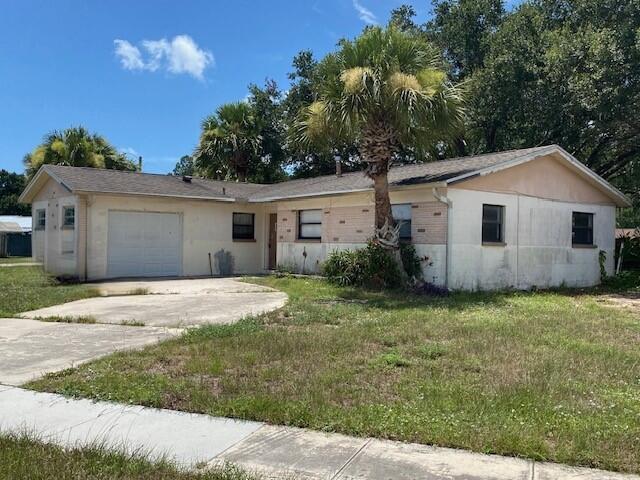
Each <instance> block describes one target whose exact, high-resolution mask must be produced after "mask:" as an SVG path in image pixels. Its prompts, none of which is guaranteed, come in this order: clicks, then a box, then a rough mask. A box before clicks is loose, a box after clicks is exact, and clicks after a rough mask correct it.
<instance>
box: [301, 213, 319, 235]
mask: <svg viewBox="0 0 640 480" xmlns="http://www.w3.org/2000/svg"><path fill="white" fill-rule="evenodd" d="M321 236H322V210H300V211H299V212H298V238H300V239H311V240H320V237H321Z"/></svg>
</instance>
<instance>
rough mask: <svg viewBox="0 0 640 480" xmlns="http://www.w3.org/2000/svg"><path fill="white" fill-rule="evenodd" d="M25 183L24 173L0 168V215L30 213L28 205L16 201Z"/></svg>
mask: <svg viewBox="0 0 640 480" xmlns="http://www.w3.org/2000/svg"><path fill="white" fill-rule="evenodd" d="M26 185H27V179H26V177H25V176H24V175H22V174H19V173H13V172H8V171H7V170H0V215H31V208H30V207H29V205H23V204H21V203H18V197H19V196H20V194H21V193H22V190H24V187H25V186H26Z"/></svg>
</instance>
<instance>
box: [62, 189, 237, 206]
mask: <svg viewBox="0 0 640 480" xmlns="http://www.w3.org/2000/svg"><path fill="white" fill-rule="evenodd" d="M73 193H75V194H77V195H126V196H134V197H153V198H177V199H182V200H207V201H211V202H231V203H233V202H236V201H240V200H241V199H239V198H230V197H203V196H198V195H170V194H167V193H139V192H114V191H108V190H100V191H91V190H75V191H74V192H73Z"/></svg>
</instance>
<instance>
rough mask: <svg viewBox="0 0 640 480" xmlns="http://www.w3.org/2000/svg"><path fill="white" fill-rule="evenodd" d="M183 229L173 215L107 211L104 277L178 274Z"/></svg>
mask: <svg viewBox="0 0 640 480" xmlns="http://www.w3.org/2000/svg"><path fill="white" fill-rule="evenodd" d="M181 247H182V228H181V225H180V217H179V215H178V214H176V213H149V212H109V234H108V239H107V275H108V276H109V277H166V276H177V275H179V274H180V263H181V258H182V255H181V251H182V248H181Z"/></svg>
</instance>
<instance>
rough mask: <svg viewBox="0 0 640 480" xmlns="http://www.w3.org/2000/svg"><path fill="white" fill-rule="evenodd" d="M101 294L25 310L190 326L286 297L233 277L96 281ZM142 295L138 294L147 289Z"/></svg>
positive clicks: (231, 317)
mask: <svg viewBox="0 0 640 480" xmlns="http://www.w3.org/2000/svg"><path fill="white" fill-rule="evenodd" d="M93 286H95V288H97V289H98V290H99V291H100V292H101V294H102V295H104V296H103V297H96V298H89V299H86V300H78V301H76V302H69V303H65V304H63V305H57V306H54V307H47V308H41V309H39V310H33V311H31V312H25V313H22V314H20V315H19V316H20V317H22V318H32V319H39V318H48V317H71V318H79V317H91V318H94V319H95V320H96V322H98V323H113V324H126V323H136V324H143V325H144V326H155V327H174V328H177V327H187V326H191V325H202V324H208V323H232V322H235V321H237V320H239V319H240V318H242V317H244V316H247V315H258V314H261V313H264V312H267V311H270V310H274V309H276V308H280V307H282V306H283V305H284V304H285V302H286V300H287V296H286V295H285V294H284V293H282V292H279V291H277V290H274V289H272V288H268V287H262V286H259V285H252V284H249V283H243V282H239V281H237V280H234V279H231V278H198V279H171V280H139V281H137V280H136V281H119V282H105V283H96V284H94V285H93ZM143 290H144V292H145V293H146V294H144V295H136V294H133V295H132V294H131V293H139V292H140V291H143Z"/></svg>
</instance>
